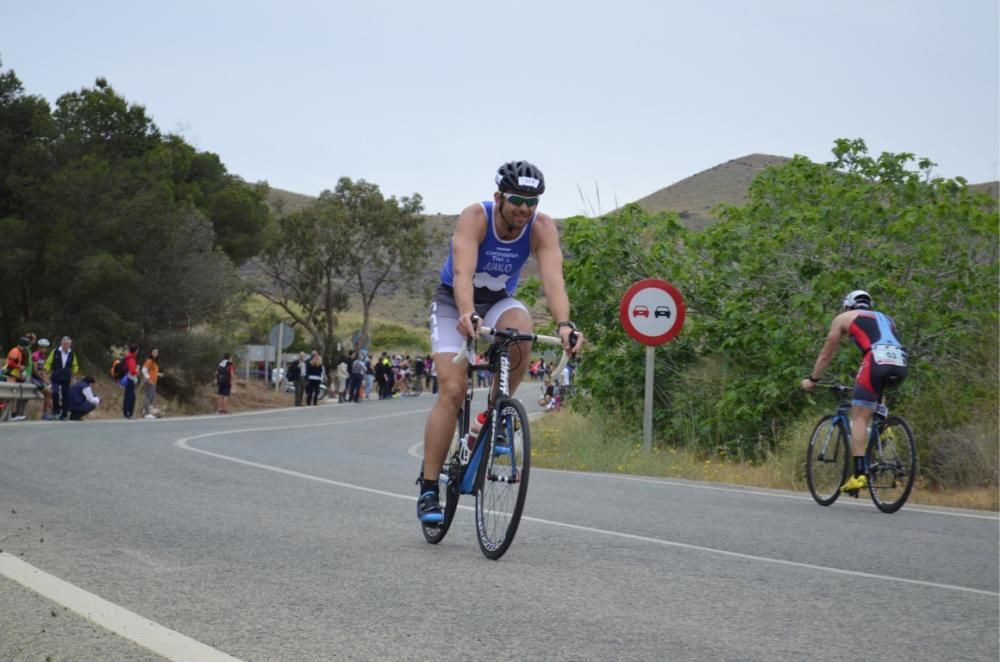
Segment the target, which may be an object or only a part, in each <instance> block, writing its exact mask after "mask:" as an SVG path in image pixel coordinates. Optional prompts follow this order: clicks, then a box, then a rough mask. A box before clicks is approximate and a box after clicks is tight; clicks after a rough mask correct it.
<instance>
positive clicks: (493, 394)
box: [441, 327, 569, 494]
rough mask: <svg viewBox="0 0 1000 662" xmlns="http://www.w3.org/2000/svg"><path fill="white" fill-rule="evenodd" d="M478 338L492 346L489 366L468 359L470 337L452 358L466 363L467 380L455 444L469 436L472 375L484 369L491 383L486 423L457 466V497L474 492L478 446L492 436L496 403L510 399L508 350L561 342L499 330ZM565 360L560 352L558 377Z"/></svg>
mask: <svg viewBox="0 0 1000 662" xmlns="http://www.w3.org/2000/svg"><path fill="white" fill-rule="evenodd" d="M479 333H480V335H482V336H484V337H486V338H488V339H491V340H493V345H492V346H491V347H490V349H489V350H487V356H488V357H489V359H490V360H489V363H488V364H487V365H486V366H484V365H481V364H476V363H474V362H473V361H472V360H471V359H472V357H474V356H475V354H474V352H473V349H474V344H475V339H473V338H470V339H469V341H468V344H467V346H466V353H465V354H464V355H463V354H459V355H457V356H456V357H455V362H456V363H458V362H460V361H465V360H467V357H468V359H470V360H469V363H468V370H467V373H466V374H467V377H466V389H465V402H464V404H463V406H462V408H461V409H460V410H459V413H458V440H459V444H463V443H465V440H466V437H467V436H468V434H469V429H470V425H471V411H472V398H473V395H474V384H475V375H476V371H477V370H481V369H483V368H484V367H485V368H486V369H487V370H489V371H490V372H491V373H492V374H493V380H492V382H491V384H490V387H489V388H490V391H489V396H488V399H487V406H486V411H487V418H486V423H485V424H484V425H483V427H482V429H481V430H480V431H479V436H478V437H477V438H476V443H475V447H474V448H473V451H472V456H471V457H470V458H469V462H468V464H466V465H465V466H461V465H460V468H459V472H458V473H459V475H458V487H459V493H460V494H472V493H473V489H474V483H475V477H476V469H477V467H478V466H479V463H480V462H481V461H482V458H483V448H485V447H486V446H487V444H484V443H482V441H483V440H484V439H486V438H487V437H486V435H494V434H495V433H496V430H495V428H496V425H497V421H498V420H499V419H500V416H499V414H500V412H499V411H497V408H498V407H499V403H501V402H503V401H504V400H505V399H507V398H509V397H510V395H511V394H510V347H511V346H512V345H514V344H515V343H517V342H537V341H541V342H544V343H548V344H562V339H561V338H557V337H555V336H543V335H537V334H527V333H518V332H517V330H516V329H507V330H501V329H496V328H492V327H482V328H481V329H480V331H479ZM568 360H569V356H568V355H567V354H566V353H565V352H563V355H562V358H561V360H560V362H559V366H558V367H557V368H556V372H555V374H560V373H561V372H562V369H563V368H564V367H565V366H566V362H567V361H568ZM447 465H448V461H447V460H446V462H445V467H444V469H447ZM441 480H442V481H443V482H444V483H447V482H448V480H449V477H448V476H446V475H445V472H444V471H442V474H441Z"/></svg>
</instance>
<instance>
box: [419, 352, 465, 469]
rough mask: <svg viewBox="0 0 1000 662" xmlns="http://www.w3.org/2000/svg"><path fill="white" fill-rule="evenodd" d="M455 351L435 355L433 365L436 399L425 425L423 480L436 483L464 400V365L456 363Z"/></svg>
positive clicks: (463, 363)
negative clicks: (436, 379) (435, 379)
mask: <svg viewBox="0 0 1000 662" xmlns="http://www.w3.org/2000/svg"><path fill="white" fill-rule="evenodd" d="M454 358H455V352H438V353H437V354H435V355H434V363H435V365H436V366H437V373H438V398H437V401H436V402H435V403H434V407H433V408H432V409H431V413H430V414H429V415H428V416H427V423H426V424H425V426H424V478H425V479H427V480H437V477H438V475H439V474H440V473H441V465H443V464H444V460H445V456H446V455H447V454H448V447H449V446H451V438H452V437H453V436H454V434H455V425H456V422H457V418H458V410H459V408H461V406H462V401H463V400H464V399H465V386H466V375H467V367H466V366H467V365H468V364H467V363H466V362H464V361H463V362H462V363H459V364H457V365H456V364H455V363H453V362H452V359H454Z"/></svg>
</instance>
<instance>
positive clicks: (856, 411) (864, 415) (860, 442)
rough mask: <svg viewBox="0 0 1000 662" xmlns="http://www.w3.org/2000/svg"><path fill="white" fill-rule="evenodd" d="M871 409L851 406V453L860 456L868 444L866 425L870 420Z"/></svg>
mask: <svg viewBox="0 0 1000 662" xmlns="http://www.w3.org/2000/svg"><path fill="white" fill-rule="evenodd" d="M872 413H873V412H872V410H871V409H869V408H868V407H861V406H858V405H852V406H851V454H852V455H854V457H860V456H862V455H864V454H865V446H867V445H868V425H869V424H870V423H871V422H872Z"/></svg>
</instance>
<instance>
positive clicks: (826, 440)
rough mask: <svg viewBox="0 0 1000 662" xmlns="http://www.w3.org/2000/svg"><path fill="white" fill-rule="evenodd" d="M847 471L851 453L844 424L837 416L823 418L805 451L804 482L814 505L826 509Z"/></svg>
mask: <svg viewBox="0 0 1000 662" xmlns="http://www.w3.org/2000/svg"><path fill="white" fill-rule="evenodd" d="M850 470H851V453H850V448H849V446H848V439H847V433H846V432H845V431H844V425H843V424H842V423H841V419H840V418H839V417H835V416H832V415H826V416H824V417H823V418H821V419H819V423H817V424H816V427H815V429H813V433H812V437H810V438H809V450H808V451H807V452H806V482H808V483H809V492H811V493H812V496H813V499H815V500H816V503H818V504H819V505H821V506H829V505H830V504H831V503H833V502H834V501H836V500H837V497H839V496H840V486H841V485H843V484H844V483H845V482H847V474H848V473H849V472H850Z"/></svg>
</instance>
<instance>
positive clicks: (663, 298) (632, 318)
mask: <svg viewBox="0 0 1000 662" xmlns="http://www.w3.org/2000/svg"><path fill="white" fill-rule="evenodd" d="M684 314H685V311H684V299H683V298H682V297H681V293H680V292H678V291H677V288H676V287H674V286H673V285H671V284H670V283H668V282H666V281H665V280H659V279H657V278H646V279H645V280H640V281H639V282H638V283H635V284H634V285H632V287H630V288H628V291H627V292H625V296H623V297H622V302H621V305H620V306H619V308H618V316H619V318H620V319H621V322H622V326H623V327H624V328H625V332H626V333H627V334H629V335H630V336H631V337H632V338H634V339H635V340H637V341H639V342H640V343H642V344H643V345H645V346H646V393H645V398H644V400H643V411H642V448H643V450H644V451H646V452H649V451H651V450H652V448H653V372H654V367H655V361H654V359H655V354H654V353H655V347H656V346H657V345H662V344H663V343H665V342H667V341H669V340H672V339H673V337H674V336H676V335H677V334H678V333H680V330H681V327H682V326H684Z"/></svg>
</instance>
